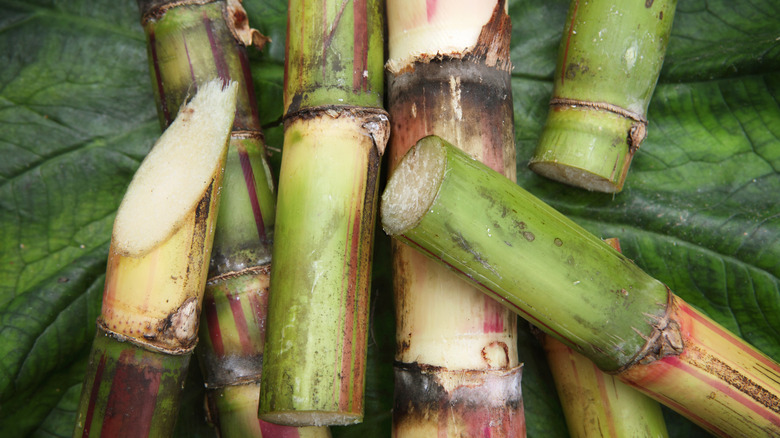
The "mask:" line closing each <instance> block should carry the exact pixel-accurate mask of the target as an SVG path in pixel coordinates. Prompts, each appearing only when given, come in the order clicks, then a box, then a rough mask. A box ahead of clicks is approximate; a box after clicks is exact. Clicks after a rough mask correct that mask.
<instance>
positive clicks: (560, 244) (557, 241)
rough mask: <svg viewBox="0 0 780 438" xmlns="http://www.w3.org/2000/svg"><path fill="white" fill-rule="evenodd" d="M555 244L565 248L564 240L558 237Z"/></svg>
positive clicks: (554, 241)
mask: <svg viewBox="0 0 780 438" xmlns="http://www.w3.org/2000/svg"><path fill="white" fill-rule="evenodd" d="M553 243H554V244H555V246H563V240H561V239H559V238H557V237H556V238H555V240H553Z"/></svg>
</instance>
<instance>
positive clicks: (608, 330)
mask: <svg viewBox="0 0 780 438" xmlns="http://www.w3.org/2000/svg"><path fill="white" fill-rule="evenodd" d="M381 212H382V224H383V226H384V229H385V230H386V231H387V232H388V234H390V235H393V236H395V237H396V238H398V239H399V240H401V241H403V242H405V243H407V244H409V245H410V246H413V247H414V248H417V250H419V251H421V252H423V253H425V254H426V255H428V256H429V257H431V258H432V259H434V260H438V261H439V262H440V263H443V264H446V265H448V266H449V267H450V268H451V269H453V270H454V271H455V272H457V273H458V274H459V275H461V277H462V278H465V279H467V280H468V281H470V282H471V283H472V284H474V285H476V286H477V287H479V288H480V289H481V290H482V291H483V292H485V293H487V294H489V295H491V296H493V297H495V298H498V299H501V300H503V301H502V302H503V303H504V304H505V305H506V306H508V307H510V308H511V309H514V311H515V312H517V313H518V314H520V315H521V316H522V317H524V318H525V319H527V320H528V321H529V322H531V323H532V324H534V325H535V326H536V327H538V328H539V329H541V330H542V331H544V332H545V333H547V334H548V335H551V336H554V337H556V338H557V339H558V340H560V341H562V342H563V343H565V344H566V345H568V346H569V347H571V348H573V349H574V350H576V351H578V352H579V353H581V354H583V355H584V356H586V357H587V358H588V359H590V360H591V361H593V362H594V363H595V364H596V365H597V366H598V367H599V368H600V369H602V370H603V371H606V372H608V373H612V374H614V375H615V376H617V377H618V378H619V379H621V380H622V381H624V382H626V383H628V384H629V385H632V386H634V387H636V388H638V389H640V390H641V391H643V392H645V393H646V394H648V395H649V396H651V397H652V398H654V399H656V400H658V401H659V402H661V403H663V404H665V405H666V406H669V407H670V408H672V409H674V410H676V411H677V412H679V413H680V414H682V415H685V416H687V417H688V418H690V419H691V420H693V421H694V422H696V423H698V424H700V425H701V426H703V427H705V428H706V429H708V430H709V431H711V432H712V433H714V434H716V435H719V436H734V437H756V436H780V365H778V364H777V363H776V362H775V361H773V360H771V359H769V358H768V357H766V356H765V355H763V354H761V353H760V352H759V351H757V350H756V349H755V348H753V347H751V346H750V345H748V344H747V343H745V342H744V341H743V340H741V339H739V338H738V337H736V336H735V335H734V334H732V333H730V332H729V331H728V330H726V329H725V328H723V327H721V326H720V325H718V324H717V323H715V322H714V321H712V320H710V319H709V318H707V317H706V316H704V315H703V314H702V313H701V312H700V311H697V310H696V309H694V308H693V307H691V306H689V305H688V304H687V303H685V302H684V301H683V300H682V299H680V298H679V297H677V296H676V295H674V294H673V293H672V292H671V291H670V290H669V288H668V287H666V285H664V284H662V283H661V282H659V281H658V280H656V279H654V278H652V277H651V276H649V275H648V274H647V273H645V272H644V271H642V270H641V269H639V267H637V266H636V265H635V264H634V263H633V262H631V260H629V259H628V258H626V257H625V256H623V255H622V254H620V253H619V252H617V251H616V250H615V249H614V248H612V247H611V246H609V245H608V244H606V243H604V242H603V241H602V240H601V239H599V238H597V237H596V236H593V235H592V234H590V233H588V232H587V231H586V230H584V229H582V228H581V227H580V226H578V225H577V224H575V223H574V222H573V221H571V220H569V219H567V218H566V217H565V216H563V215H562V214H560V213H558V212H557V211H555V210H554V209H552V208H551V207H549V206H548V205H546V204H545V203H544V202H542V201H541V200H539V199H537V198H535V197H534V196H532V195H531V194H529V193H528V192H526V191H525V190H523V189H522V188H520V187H519V186H518V185H516V184H515V183H513V182H512V181H510V180H509V179H507V178H505V177H504V176H502V175H501V174H499V173H497V172H495V171H493V170H492V169H490V168H489V167H487V166H485V165H484V164H482V163H479V162H478V161H476V160H474V159H472V158H471V157H469V156H467V155H466V154H464V153H463V152H461V151H459V150H458V149H457V148H455V147H454V146H452V145H449V144H447V143H446V142H445V141H443V140H442V139H440V138H437V137H432V136H431V137H426V138H424V139H423V140H421V141H420V142H418V144H417V146H415V147H414V148H413V149H411V150H410V152H409V153H407V155H406V156H405V157H404V159H403V160H402V161H401V163H400V164H399V165H398V166H397V167H396V170H395V172H394V173H393V175H392V176H391V177H390V179H389V181H388V183H387V188H386V189H385V192H384V194H383V195H382V206H381Z"/></svg>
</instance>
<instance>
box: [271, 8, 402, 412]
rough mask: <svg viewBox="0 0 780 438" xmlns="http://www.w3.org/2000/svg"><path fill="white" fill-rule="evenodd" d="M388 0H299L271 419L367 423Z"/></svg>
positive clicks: (292, 42) (291, 23)
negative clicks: (310, 0) (384, 7)
mask: <svg viewBox="0 0 780 438" xmlns="http://www.w3.org/2000/svg"><path fill="white" fill-rule="evenodd" d="M382 15H383V14H382V13H381V2H378V1H373V0H372V1H366V0H356V1H354V2H340V1H335V0H329V1H325V2H321V3H318V4H316V5H312V4H306V3H305V2H303V1H291V2H290V3H289V8H288V25H287V49H286V61H285V89H284V107H285V119H284V129H285V132H284V149H283V154H282V163H281V168H280V174H279V192H278V204H277V213H276V214H277V227H276V243H275V245H274V249H273V259H274V263H273V266H272V268H271V290H270V295H269V304H268V324H267V331H266V346H265V353H264V355H263V376H262V381H261V390H260V407H259V416H260V418H261V419H263V420H266V421H270V422H274V423H279V424H288V425H301V426H303V425H324V424H334V425H335V424H352V423H356V422H359V421H361V420H362V417H363V398H364V397H363V390H364V386H365V363H366V348H367V333H368V332H367V326H368V300H369V296H368V292H369V291H368V287H369V284H370V274H371V248H372V241H373V230H374V217H375V210H376V199H377V182H378V175H379V164H380V159H381V156H382V153H383V151H384V147H385V144H386V141H387V136H388V130H389V123H388V119H387V114H386V113H385V112H384V110H383V109H382V87H383V83H384V81H383V72H382V63H383V37H382V33H383V23H382Z"/></svg>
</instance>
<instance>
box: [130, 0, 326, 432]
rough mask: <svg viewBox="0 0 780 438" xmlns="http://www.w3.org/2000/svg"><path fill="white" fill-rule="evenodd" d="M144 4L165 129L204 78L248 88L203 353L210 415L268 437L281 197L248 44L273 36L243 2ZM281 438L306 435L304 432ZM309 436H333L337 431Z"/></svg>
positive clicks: (230, 160)
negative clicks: (264, 397)
mask: <svg viewBox="0 0 780 438" xmlns="http://www.w3.org/2000/svg"><path fill="white" fill-rule="evenodd" d="M139 7H140V8H141V13H142V16H143V24H144V30H145V32H146V35H147V43H148V49H149V50H148V52H149V61H150V70H151V72H152V81H153V84H154V89H155V91H156V93H155V97H156V98H157V109H158V115H159V116H160V121H161V124H162V125H163V126H165V125H167V124H168V123H169V122H170V121H169V118H170V113H171V110H170V109H171V108H173V109H176V108H178V107H179V106H180V105H181V103H182V101H183V100H184V99H186V98H187V94H188V93H189V92H191V90H193V89H196V88H197V87H198V84H200V83H201V82H202V81H203V80H204V79H206V78H209V77H221V78H230V79H233V80H236V81H237V82H238V83H239V85H240V89H241V92H240V94H239V102H238V106H237V111H236V119H235V123H234V125H233V130H232V132H231V138H230V147H229V150H228V157H227V162H226V166H225V175H224V178H223V183H222V199H221V204H220V211H219V215H218V218H217V225H216V231H215V236H214V246H213V250H212V257H211V263H210V268H209V279H208V281H207V283H206V288H205V293H204V300H203V301H204V302H203V310H202V315H203V318H202V321H201V322H202V323H201V325H200V344H199V346H198V348H197V349H196V353H197V355H198V358H199V360H200V362H201V370H202V371H203V374H204V382H205V385H206V388H207V391H206V394H207V397H208V402H209V403H208V404H209V406H211V409H210V410H209V415H210V419H211V421H212V422H213V423H214V424H216V425H217V427H218V429H219V431H220V435H221V436H223V437H229V436H236V437H248V436H257V437H259V436H262V428H263V427H264V426H267V425H266V424H264V423H263V422H262V421H260V420H258V419H257V405H258V399H259V393H260V384H259V382H260V377H261V369H262V355H263V347H264V337H265V318H266V310H267V309H266V308H267V300H268V287H269V276H270V264H271V247H272V242H273V226H274V210H275V205H274V204H275V194H274V193H273V183H272V180H271V172H270V169H269V167H268V164H267V162H266V159H265V145H264V143H263V134H262V130H261V126H260V118H259V112H258V108H257V102H256V100H255V93H254V89H253V83H252V77H251V72H250V69H249V59H248V56H247V52H246V46H247V45H249V44H253V43H254V44H255V45H257V46H258V47H261V46H262V44H263V43H265V39H264V38H263V37H262V36H260V35H259V32H257V31H256V30H254V29H251V28H249V24H248V22H247V20H246V14H245V12H244V10H243V8H242V7H241V5H240V4H239V3H238V2H235V1H228V2H223V1H216V2H209V3H206V4H202V2H197V1H194V2H189V3H187V2H180V1H164V2H160V1H155V2H148V1H145V0H139ZM252 388H254V389H252ZM234 397H235V399H233V398H234ZM279 427H280V428H283V427H282V426H279ZM287 429H291V428H287ZM277 432H279V433H281V432H284V433H286V434H289V435H290V436H297V434H298V431H297V430H278V431H277ZM307 433H308V434H309V435H311V436H330V434H329V431H328V430H327V428H313V430H311V431H309V432H307Z"/></svg>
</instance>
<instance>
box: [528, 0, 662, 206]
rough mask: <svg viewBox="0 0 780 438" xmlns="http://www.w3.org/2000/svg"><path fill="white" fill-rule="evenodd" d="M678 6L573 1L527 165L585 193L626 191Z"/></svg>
mask: <svg viewBox="0 0 780 438" xmlns="http://www.w3.org/2000/svg"><path fill="white" fill-rule="evenodd" d="M676 6H677V0H656V1H647V2H640V1H637V2H618V1H614V0H595V1H593V0H591V1H587V2H584V1H580V0H572V1H571V3H570V6H569V13H568V16H567V18H566V26H565V28H564V30H563V37H562V39H561V44H560V48H559V50H558V61H557V68H556V70H555V76H554V78H553V80H554V89H553V96H552V99H551V100H550V112H549V114H548V115H547V122H546V123H545V126H544V128H543V130H542V133H541V135H540V136H539V143H538V145H537V147H536V151H535V152H534V155H533V157H532V158H531V160H530V163H529V166H530V168H531V170H533V171H534V172H536V173H538V174H540V175H543V176H546V177H548V178H551V179H554V180H557V181H561V182H564V183H566V184H569V185H573V186H577V187H582V188H585V189H588V190H595V191H600V192H607V193H615V192H619V191H620V190H621V189H622V188H623V183H624V182H625V179H626V175H627V174H628V169H629V166H630V164H631V160H632V158H633V156H634V153H635V152H636V150H637V149H638V148H639V146H640V144H641V143H642V141H643V140H644V138H645V136H646V134H647V106H648V104H649V103H650V98H651V97H652V95H653V90H655V84H656V81H657V80H658V75H659V73H660V71H661V66H662V64H663V60H664V54H665V52H666V45H667V43H668V42H669V34H670V33H671V29H672V21H673V18H674V11H675V8H676Z"/></svg>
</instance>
